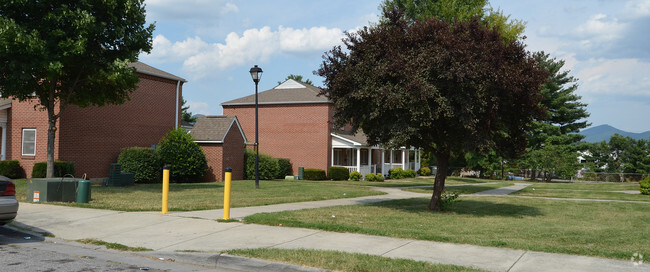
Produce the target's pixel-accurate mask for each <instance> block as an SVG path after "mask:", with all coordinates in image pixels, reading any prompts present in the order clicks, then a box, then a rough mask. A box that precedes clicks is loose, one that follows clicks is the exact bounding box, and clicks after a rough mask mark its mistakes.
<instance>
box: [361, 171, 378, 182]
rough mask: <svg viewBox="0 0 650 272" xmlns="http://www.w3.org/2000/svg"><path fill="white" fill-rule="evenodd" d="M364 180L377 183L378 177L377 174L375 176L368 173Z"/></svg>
mask: <svg viewBox="0 0 650 272" xmlns="http://www.w3.org/2000/svg"><path fill="white" fill-rule="evenodd" d="M364 179H365V180H366V181H370V182H373V181H376V180H377V176H376V175H375V174H373V173H367V174H366V175H365V176H364Z"/></svg>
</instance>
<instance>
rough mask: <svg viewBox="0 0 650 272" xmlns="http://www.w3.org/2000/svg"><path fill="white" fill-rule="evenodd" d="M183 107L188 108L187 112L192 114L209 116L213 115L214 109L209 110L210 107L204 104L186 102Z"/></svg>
mask: <svg viewBox="0 0 650 272" xmlns="http://www.w3.org/2000/svg"><path fill="white" fill-rule="evenodd" d="M185 105H187V106H189V107H190V108H189V109H188V111H189V112H191V113H192V114H203V115H211V114H214V111H215V109H211V108H210V105H209V104H208V103H205V102H194V101H187V103H185Z"/></svg>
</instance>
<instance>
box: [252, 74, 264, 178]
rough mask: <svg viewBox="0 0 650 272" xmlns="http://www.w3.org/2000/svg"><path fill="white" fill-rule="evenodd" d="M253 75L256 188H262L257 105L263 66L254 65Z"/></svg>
mask: <svg viewBox="0 0 650 272" xmlns="http://www.w3.org/2000/svg"><path fill="white" fill-rule="evenodd" d="M250 73H251V77H252V78H253V82H255V151H256V152H257V154H255V189H259V188H260V170H259V167H260V143H259V137H258V132H257V130H258V124H257V123H258V122H257V111H258V105H257V83H259V82H260V79H261V78H262V68H260V67H257V65H255V66H253V68H251V70H250Z"/></svg>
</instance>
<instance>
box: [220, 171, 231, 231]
mask: <svg viewBox="0 0 650 272" xmlns="http://www.w3.org/2000/svg"><path fill="white" fill-rule="evenodd" d="M231 179H232V169H231V168H230V167H226V177H225V180H224V183H225V184H224V187H223V190H224V191H223V218H222V219H223V220H229V219H230V180H231Z"/></svg>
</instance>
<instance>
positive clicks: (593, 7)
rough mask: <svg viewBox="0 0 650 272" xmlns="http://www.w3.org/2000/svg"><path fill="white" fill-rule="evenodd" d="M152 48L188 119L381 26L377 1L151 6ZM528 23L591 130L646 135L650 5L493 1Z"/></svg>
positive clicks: (169, 1)
mask: <svg viewBox="0 0 650 272" xmlns="http://www.w3.org/2000/svg"><path fill="white" fill-rule="evenodd" d="M145 3H146V5H147V20H148V21H149V22H154V21H155V22H156V31H155V32H154V48H153V51H152V52H151V54H142V55H141V56H140V61H142V62H145V63H147V64H149V65H152V66H155V67H157V68H159V69H162V70H165V71H167V72H170V73H173V74H175V75H178V76H181V77H183V78H185V79H187V80H188V82H187V83H186V84H185V85H184V86H183V96H184V97H185V99H186V100H187V101H188V104H189V105H190V111H191V112H193V113H201V114H212V115H214V114H221V113H222V109H221V106H220V103H222V102H225V101H228V100H232V99H235V98H239V97H242V96H246V95H250V94H253V93H254V91H255V89H254V88H255V85H254V83H253V81H252V79H251V78H250V75H249V73H248V70H249V69H250V68H251V67H252V66H253V65H255V64H257V65H259V66H260V67H261V68H262V69H263V70H264V74H263V76H262V80H261V81H260V83H259V88H260V91H262V90H267V89H270V88H273V87H275V86H276V85H277V83H278V81H282V80H283V79H284V78H286V76H288V75H289V74H297V75H302V76H304V77H306V78H308V79H311V80H312V81H313V82H314V84H315V85H317V86H321V85H322V78H320V77H318V76H315V75H313V73H312V72H313V71H314V70H317V69H318V67H319V65H320V63H321V62H322V55H323V53H324V52H325V51H328V50H329V49H331V48H332V47H333V46H335V45H339V44H341V42H340V41H341V38H342V37H343V33H344V31H351V30H355V29H357V28H360V27H363V26H364V25H368V24H369V22H376V21H377V18H378V15H379V13H380V12H379V9H378V6H379V5H380V3H381V0H375V1H349V0H348V1H340V0H330V1H297V0H294V1H289V0H280V1H278V0H274V1H262V0H248V1H236V0H230V1H228V0H225V1H224V0H184V1H173V0H145ZM490 3H491V5H492V7H494V8H500V9H501V10H503V12H504V13H505V14H510V15H511V18H513V19H518V20H522V21H525V22H526V31H525V35H526V36H527V39H526V40H525V43H526V44H527V45H528V47H527V49H528V50H530V51H541V50H543V51H545V52H547V53H550V54H551V56H553V57H555V58H558V59H562V60H564V61H565V62H566V63H565V66H564V67H565V69H567V70H571V73H570V74H571V75H572V76H574V77H576V78H577V79H578V84H579V88H578V91H577V93H578V94H579V95H580V96H582V101H583V102H584V103H587V104H588V106H587V111H588V112H589V113H590V114H591V116H590V117H589V118H588V121H589V122H590V123H592V125H594V126H596V125H602V124H609V125H612V126H614V127H616V128H619V129H623V130H626V131H631V132H643V131H650V0H630V1H622V0H621V1H600V0H589V1H586V0H571V1H565V0H564V1H560V0H546V1H539V0H537V1H530V0H519V1H512V0H491V1H490Z"/></svg>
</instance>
